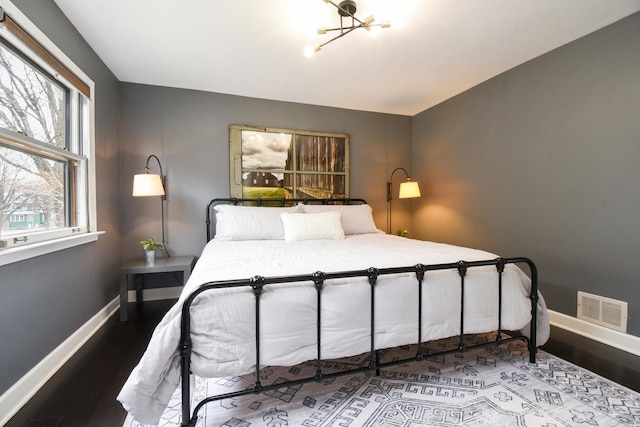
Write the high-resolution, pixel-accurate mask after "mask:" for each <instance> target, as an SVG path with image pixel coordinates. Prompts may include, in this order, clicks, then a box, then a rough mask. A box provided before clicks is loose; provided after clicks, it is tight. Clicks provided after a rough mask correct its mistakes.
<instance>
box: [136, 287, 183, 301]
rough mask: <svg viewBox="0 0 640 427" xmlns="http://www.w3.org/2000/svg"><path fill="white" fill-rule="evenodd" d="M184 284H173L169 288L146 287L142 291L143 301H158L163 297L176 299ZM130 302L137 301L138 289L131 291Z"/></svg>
mask: <svg viewBox="0 0 640 427" xmlns="http://www.w3.org/2000/svg"><path fill="white" fill-rule="evenodd" d="M183 289H184V287H183V286H172V287H168V288H150V289H147V288H145V289H144V290H143V292H142V300H143V301H158V300H162V299H174V298H178V297H179V296H180V293H181V292H182V290H183ZM128 298H129V302H136V291H129V296H128Z"/></svg>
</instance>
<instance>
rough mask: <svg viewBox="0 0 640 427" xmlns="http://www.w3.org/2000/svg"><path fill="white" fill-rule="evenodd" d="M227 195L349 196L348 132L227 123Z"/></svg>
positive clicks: (271, 196)
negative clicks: (259, 126) (228, 175)
mask: <svg viewBox="0 0 640 427" xmlns="http://www.w3.org/2000/svg"><path fill="white" fill-rule="evenodd" d="M229 142H230V145H229V147H230V149H229V162H230V164H229V166H230V167H229V171H230V177H229V178H230V179H229V182H230V187H231V188H230V194H231V197H238V198H240V197H242V198H266V197H269V198H312V199H321V198H336V199H337V198H347V197H349V135H347V134H343V133H328V132H311V131H300V130H292V129H275V128H256V127H250V126H240V125H231V126H229Z"/></svg>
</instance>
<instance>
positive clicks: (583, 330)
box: [549, 310, 640, 356]
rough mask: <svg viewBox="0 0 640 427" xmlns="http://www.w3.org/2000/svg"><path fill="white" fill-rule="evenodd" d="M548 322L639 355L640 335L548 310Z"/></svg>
mask: <svg viewBox="0 0 640 427" xmlns="http://www.w3.org/2000/svg"><path fill="white" fill-rule="evenodd" d="M549 322H550V323H551V324H552V325H553V326H557V327H558V328H561V329H565V330H567V331H569V332H573V333H575V334H578V335H582V336H584V337H587V338H590V339H592V340H595V341H598V342H601V343H603V344H606V345H609V346H611V347H615V348H617V349H620V350H623V351H626V352H627V353H631V354H635V355H636V356H640V337H637V336H635V335H629V334H625V333H622V332H618V331H615V330H613V329H609V328H605V327H604V326H600V325H596V324H594V323H589V322H585V321H584V320H582V319H578V318H577V317H572V316H567V315H566V314H562V313H558V312H556V311H553V310H549Z"/></svg>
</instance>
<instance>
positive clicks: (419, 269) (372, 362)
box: [179, 199, 538, 427]
mask: <svg viewBox="0 0 640 427" xmlns="http://www.w3.org/2000/svg"><path fill="white" fill-rule="evenodd" d="M273 201H274V200H273V199H214V200H212V201H211V202H209V205H208V206H207V241H208V240H209V239H210V236H211V231H210V230H211V222H210V219H211V218H210V211H211V207H212V206H214V205H215V204H217V203H232V204H239V203H240V204H244V203H251V204H255V205H257V206H265V205H268V204H269V203H272V202H273ZM298 202H300V203H322V204H350V203H352V202H356V203H366V202H365V201H364V200H362V199H321V200H314V199H277V200H276V203H279V204H278V206H285V205H287V204H290V203H298ZM270 206H273V204H271V205H270ZM506 264H526V265H527V266H528V268H529V271H530V278H531V293H530V295H529V299H530V300H531V323H530V333H529V337H526V336H508V337H507V338H505V337H503V336H502V335H503V334H502V332H503V330H502V273H503V271H504V268H505V265H506ZM491 265H493V266H495V267H496V271H497V272H498V280H497V282H498V283H497V286H498V294H499V297H498V298H499V299H498V330H497V336H496V339H495V340H494V341H489V342H484V343H480V344H474V345H465V342H464V324H465V323H464V320H465V319H464V294H465V292H464V291H465V276H466V274H467V271H468V269H470V268H476V267H482V266H491ZM437 270H457V273H458V275H459V276H460V289H461V297H460V334H459V336H458V339H459V341H458V346H457V347H456V348H454V349H449V350H444V351H440V352H433V353H430V352H429V353H425V352H424V351H423V344H425V343H423V342H422V340H421V337H422V311H423V308H422V292H423V284H427V282H428V280H427V279H428V277H426V273H428V272H430V271H437ZM399 273H414V274H415V277H416V286H417V288H418V318H417V319H416V320H417V339H416V344H417V351H416V355H415V356H414V357H410V358H406V359H401V360H394V361H389V362H382V361H381V360H380V354H379V350H376V348H375V314H376V313H375V309H374V308H375V287H376V284H377V282H378V278H379V277H380V276H384V275H389V274H399ZM354 277H362V278H366V279H367V280H368V282H369V285H370V290H371V292H370V298H369V303H370V307H371V318H370V334H369V336H370V350H369V363H368V365H367V366H361V367H358V368H354V369H348V370H344V371H340V372H331V373H323V372H322V367H321V362H322V342H321V338H320V331H321V325H322V318H321V315H320V313H321V308H322V290H323V287H324V284H325V281H327V280H331V279H339V278H354ZM292 282H310V283H313V285H314V287H315V289H316V293H317V300H316V312H317V317H316V334H317V338H316V339H317V344H316V347H317V350H316V351H317V357H316V374H315V376H313V377H309V378H304V379H298V380H291V381H288V382H283V383H278V384H272V385H263V384H261V382H260V297H261V295H262V292H263V288H264V286H266V285H273V287H274V290H276V288H277V287H278V285H282V284H286V283H292ZM537 282H538V273H537V269H536V266H535V264H534V263H533V262H532V261H531V260H530V259H528V258H497V259H493V260H485V261H470V262H467V261H458V262H455V263H445V264H432V265H423V264H417V265H414V266H406V267H397V268H381V269H378V268H375V267H371V268H368V269H366V270H352V271H343V272H322V271H317V272H315V273H312V274H305V275H294V276H280V277H262V276H254V277H252V278H249V279H246V280H245V279H242V280H227V281H216V282H209V283H205V284H203V285H201V286H200V287H199V288H198V289H196V290H195V291H194V292H193V293H192V294H191V295H190V296H189V297H188V298H187V299H186V300H185V301H184V303H183V306H182V323H181V335H180V348H179V350H180V358H181V381H182V385H181V387H182V389H181V392H182V421H181V426H183V427H195V425H196V421H197V420H198V412H199V411H200V409H201V408H202V407H203V406H204V405H206V404H207V403H210V402H214V401H218V400H222V399H226V398H230V397H239V396H245V395H248V394H258V393H262V392H265V391H270V390H277V389H279V388H282V387H286V386H294V385H300V384H305V383H308V382H313V381H315V382H319V381H323V380H327V379H330V378H334V377H338V376H343V375H349V374H354V373H360V372H365V371H371V372H376V374H377V373H379V370H380V369H381V368H385V367H390V366H395V365H399V364H403V363H407V362H413V361H422V360H426V359H428V358H432V357H435V356H441V355H445V354H450V353H458V352H464V351H467V350H471V349H474V348H478V347H486V346H492V345H494V346H497V345H500V344H503V343H507V342H509V341H514V340H522V341H525V342H526V344H527V348H528V350H529V362H530V363H535V357H536V330H537V325H536V323H537V305H538V286H537ZM237 287H248V288H251V289H252V292H253V295H254V297H255V302H256V304H255V306H256V308H255V331H256V338H255V339H256V341H255V343H256V366H255V373H254V375H255V383H254V385H253V388H250V389H245V390H239V391H235V392H231V393H225V394H221V395H218V396H209V397H206V398H205V399H203V400H202V401H200V402H199V403H197V404H196V406H195V408H194V411H193V414H192V413H191V404H190V397H191V395H190V386H191V383H190V375H191V369H190V363H191V350H192V345H191V339H190V334H191V317H190V307H191V303H192V302H193V300H194V299H195V298H196V297H197V296H198V295H200V294H201V293H203V292H206V291H210V290H214V289H222V288H237Z"/></svg>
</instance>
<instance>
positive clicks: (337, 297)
mask: <svg viewBox="0 0 640 427" xmlns="http://www.w3.org/2000/svg"><path fill="white" fill-rule="evenodd" d="M496 257H497V256H496V255H494V254H491V253H488V252H484V251H479V250H474V249H468V248H462V247H457V246H451V245H445V244H439V243H433V242H424V241H418V240H412V239H405V238H400V237H396V236H389V235H385V234H363V235H351V236H347V238H346V239H344V240H312V241H301V242H290V243H286V242H284V241H281V240H270V241H266V240H262V241H217V240H212V241H211V242H210V243H209V244H208V245H207V246H206V247H205V249H204V251H203V252H202V256H201V258H200V260H199V261H198V263H197V264H196V266H195V268H194V271H193V273H192V275H191V277H190V279H189V281H188V283H187V284H186V286H185V289H184V291H183V293H182V296H181V297H180V301H178V303H177V304H176V305H175V306H174V307H172V308H171V310H170V311H169V312H168V313H167V314H166V316H165V317H164V318H163V320H162V321H161V323H160V324H159V325H158V326H157V328H156V330H155V332H154V334H153V336H152V338H151V341H150V343H149V346H148V348H147V350H146V352H145V353H144V355H143V356H142V359H141V361H140V363H139V364H138V366H136V368H135V369H134V370H133V372H132V373H131V375H130V377H129V379H128V380H127V382H126V383H125V385H124V387H123V388H122V390H121V391H120V394H119V395H118V400H119V401H120V402H121V403H122V405H123V407H124V408H125V409H126V410H127V411H128V412H129V413H130V414H131V415H132V416H133V418H134V419H136V420H137V421H138V422H140V423H143V424H156V423H157V422H158V420H159V418H160V416H161V414H162V412H163V411H164V409H165V407H166V404H167V402H168V401H169V398H170V397H171V395H172V394H173V392H174V391H175V388H176V387H177V386H178V384H179V381H180V378H179V364H180V360H179V353H178V350H177V348H178V343H179V338H180V318H181V315H180V311H181V308H182V301H183V300H184V298H185V297H186V296H187V295H188V294H190V292H191V291H192V290H193V289H195V288H197V287H198V286H199V285H201V284H203V283H206V282H210V281H217V280H228V279H245V278H249V277H252V276H255V275H261V276H265V277H267V276H284V275H296V274H310V273H313V272H315V271H325V272H338V271H349V270H360V269H367V268H369V267H376V268H385V267H400V266H412V265H415V264H417V263H422V264H425V265H428V264H440V263H449V262H457V261H459V260H465V261H476V260H489V259H494V258H496ZM496 278H497V273H496V269H495V267H493V266H490V267H481V268H473V269H469V271H468V274H467V277H466V279H465V280H466V282H465V332H466V333H479V332H488V331H493V330H496V329H497V328H498V322H497V311H498V309H497V307H498V305H497V304H498V303H497V301H498V298H497V295H498V290H497V280H496ZM503 278H504V289H503V293H504V295H503V297H504V302H503V306H502V321H503V325H502V328H503V329H506V330H520V329H522V330H523V333H525V334H526V333H527V332H528V329H527V328H528V324H529V321H530V319H531V313H530V311H531V302H530V299H529V283H530V282H529V279H528V277H527V276H526V275H525V274H524V273H523V272H522V271H521V270H520V269H519V268H517V267H516V266H515V265H507V267H506V269H505V272H504V276H503ZM459 283H460V278H459V276H458V273H457V271H455V270H452V271H446V272H445V271H437V272H427V274H426V275H425V286H424V288H423V303H424V307H423V336H422V340H423V341H426V340H433V339H439V338H445V337H449V336H453V335H457V334H458V333H459V331H460V315H459V304H460V303H459V302H460V286H459ZM347 284H348V286H346V285H347ZM285 288H286V289H285ZM369 292H370V286H369V284H368V282H367V280H366V279H362V278H354V279H341V280H337V281H328V282H327V283H326V286H325V288H324V290H323V292H322V298H323V300H322V332H321V334H322V335H321V340H322V355H323V358H337V357H344V356H350V355H354V354H360V353H363V352H366V351H368V350H369V346H370V339H369V331H370V326H369V323H370V317H369V316H370V302H369V301H370V300H369V298H370V297H369ZM417 296H418V294H417V286H416V279H415V275H414V274H407V275H394V276H381V277H380V279H379V281H378V284H377V285H376V325H375V343H376V347H378V348H385V347H393V346H398V345H403V344H407V343H412V342H415V341H416V338H417V325H416V320H417V302H416V301H417ZM315 307H316V291H315V288H314V287H313V284H312V283H311V282H308V283H302V284H298V283H297V284H287V285H277V286H267V287H265V291H264V293H263V295H262V297H261V313H262V316H261V326H260V327H261V342H260V347H261V358H260V362H261V364H262V365H282V366H289V365H294V364H297V363H301V362H303V361H305V360H309V359H314V358H315V357H316V342H315V340H316V332H315V327H316V309H315ZM254 309H255V300H254V296H253V293H252V291H251V290H250V289H244V288H243V289H239V288H234V289H224V290H216V291H209V292H205V293H203V294H202V295H200V296H198V297H197V298H196V300H195V301H194V303H193V305H192V308H191V313H192V340H193V353H192V357H191V361H192V366H191V368H192V371H193V373H194V374H196V375H198V376H201V377H219V376H226V375H242V374H246V373H249V372H252V371H253V369H254V366H255V331H254ZM548 336H549V326H548V318H547V312H546V307H545V304H544V300H543V299H542V298H541V297H540V299H539V303H538V337H537V344H538V345H542V344H543V343H544V342H546V340H547V338H548Z"/></svg>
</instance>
